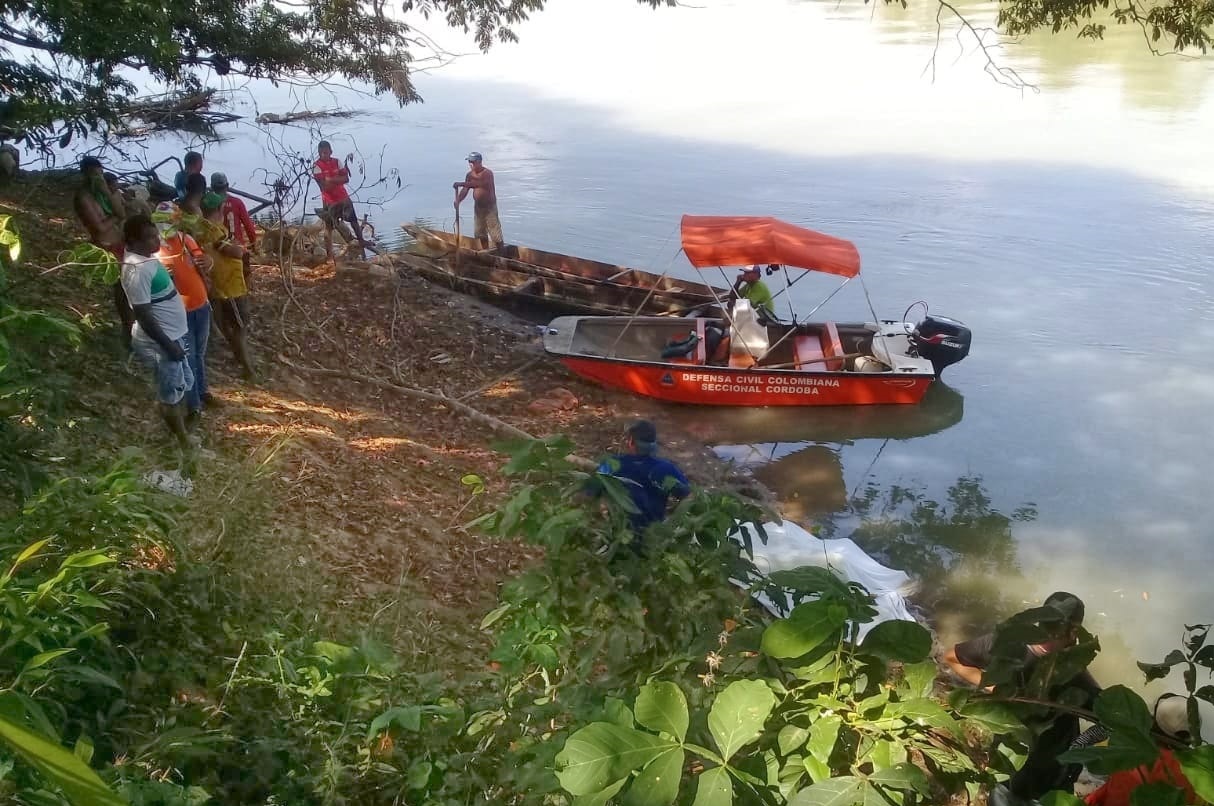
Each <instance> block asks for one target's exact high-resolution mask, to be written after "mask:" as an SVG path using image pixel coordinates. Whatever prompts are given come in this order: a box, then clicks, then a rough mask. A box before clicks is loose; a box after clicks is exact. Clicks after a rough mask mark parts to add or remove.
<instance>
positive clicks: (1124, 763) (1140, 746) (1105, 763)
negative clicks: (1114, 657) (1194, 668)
mask: <svg viewBox="0 0 1214 806" xmlns="http://www.w3.org/2000/svg"><path fill="white" fill-rule="evenodd" d="M1095 711H1096V715H1097V716H1098V717H1099V718H1100V723H1101V724H1102V725H1104V726H1105V727H1106V728H1108V729H1109V743H1108V746H1107V747H1084V748H1078V749H1075V750H1068V751H1067V752H1065V753H1063V754H1062V755H1061V756H1059V757H1058V758H1059V760H1060V761H1062V762H1064V763H1069V764H1085V765H1087V766H1088V768H1089V769H1090V770H1091V771H1092V772H1094V773H1096V774H1097V775H1108V774H1109V773H1113V772H1117V771H1118V770H1132V769H1134V768H1135V767H1138V766H1141V765H1143V764H1150V763H1151V762H1153V761H1154V760H1155V759H1156V758H1157V757H1158V756H1159V747H1158V746H1157V745H1156V744H1155V740H1154V739H1153V738H1151V725H1152V722H1153V720H1152V718H1151V712H1150V710H1149V709H1148V708H1147V704H1146V703H1145V702H1143V699H1142V697H1139V696H1138V695H1137V694H1135V693H1134V692H1133V691H1130V690H1129V689H1128V688H1126V687H1125V686H1111V687H1110V688H1107V689H1105V690H1104V691H1102V692H1101V693H1100V696H1098V697H1097V698H1096V707H1095Z"/></svg>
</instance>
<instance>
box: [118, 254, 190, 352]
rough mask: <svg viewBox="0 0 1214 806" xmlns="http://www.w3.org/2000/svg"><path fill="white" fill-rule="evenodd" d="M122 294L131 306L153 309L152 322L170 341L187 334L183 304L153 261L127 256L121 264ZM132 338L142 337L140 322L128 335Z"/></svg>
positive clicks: (162, 268) (164, 271)
mask: <svg viewBox="0 0 1214 806" xmlns="http://www.w3.org/2000/svg"><path fill="white" fill-rule="evenodd" d="M122 290H123V291H125V292H126V298H127V301H128V302H130V303H131V305H132V306H135V305H148V304H151V306H152V319H153V320H155V322H156V324H157V325H159V326H160V329H161V330H162V331H164V335H165V336H168V337H169V338H170V339H174V340H176V339H180V338H184V337H185V335H186V333H187V332H189V327H188V326H187V324H186V317H185V302H183V301H182V299H181V295H180V294H178V293H177V286H175V285H173V277H172V275H170V274H169V270H168V269H166V268H165V266H164V264H163V263H161V262H160V261H159V260H158V259H156V258H154V257H147V256H145V255H137V254H135V253H133V252H127V255H126V257H125V258H124V259H123V261H122ZM131 332H132V334H133V335H136V336H140V335H141V336H144V337H145V338H148V336H147V334H146V333H144V332H143V328H141V327H140V326H139V322H135V327H134V329H133V330H132V331H131Z"/></svg>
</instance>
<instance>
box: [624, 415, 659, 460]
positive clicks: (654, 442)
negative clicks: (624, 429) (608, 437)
mask: <svg viewBox="0 0 1214 806" xmlns="http://www.w3.org/2000/svg"><path fill="white" fill-rule="evenodd" d="M628 436H630V437H632V441H633V442H634V443H636V446H637V448H638V449H639V450H641V451H643V452H651V451H653V450H655V449H657V447H658V429H657V428H656V427H655V426H654V424H653V423H651V422H649V421H648V420H637V421H636V422H635V423H633V424H632V425H630V426H628Z"/></svg>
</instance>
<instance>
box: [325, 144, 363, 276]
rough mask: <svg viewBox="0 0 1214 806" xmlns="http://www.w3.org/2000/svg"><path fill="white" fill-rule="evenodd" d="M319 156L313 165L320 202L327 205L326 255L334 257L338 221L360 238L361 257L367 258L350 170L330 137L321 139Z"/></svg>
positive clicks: (359, 251)
mask: <svg viewBox="0 0 1214 806" xmlns="http://www.w3.org/2000/svg"><path fill="white" fill-rule="evenodd" d="M316 154H317V157H318V159H317V160H316V163H315V164H314V165H313V166H312V178H313V179H315V180H316V184H317V185H319V186H320V202H321V204H322V205H324V208H325V215H324V219H325V255H326V256H327V257H328V259H329V260H332V259H333V229H334V227H336V226H337V222H338V221H346V222H348V223H349V224H350V227H351V229H353V230H354V237H356V238H358V253H359V258H360V259H362V260H366V258H367V242H366V241H365V240H363V231H362V226H361V225H360V224H359V223H358V214H357V213H355V212H354V202H353V201H351V200H350V193H349V191H347V190H346V184H347V183H348V182H349V181H350V169H349V168H347V167H346V166H345V165H342V164H341V163H340V162H338V161H337V160H336V159H335V158H334V157H333V146H331V145H329V141H328V140H321V141H320V143H319V144H318V145H317V146H316Z"/></svg>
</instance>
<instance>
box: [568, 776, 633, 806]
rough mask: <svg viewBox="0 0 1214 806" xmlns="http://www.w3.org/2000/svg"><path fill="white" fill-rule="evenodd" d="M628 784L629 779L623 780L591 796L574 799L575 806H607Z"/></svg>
mask: <svg viewBox="0 0 1214 806" xmlns="http://www.w3.org/2000/svg"><path fill="white" fill-rule="evenodd" d="M626 783H628V779H627V778H621V779H620V780H618V781H616V782H615V783H614V784H612V785H611V786H609V787H607V788H606V789H602V790H600V791H598V792H595V793H593V794H591V795H582V796H581V797H578V798H574V799H573V806H607V802H608V801H610V800H611V799H612V798H614V797H615V796H616V795H617V794H619V791H620V790H621V789H623V788H624V784H626Z"/></svg>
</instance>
